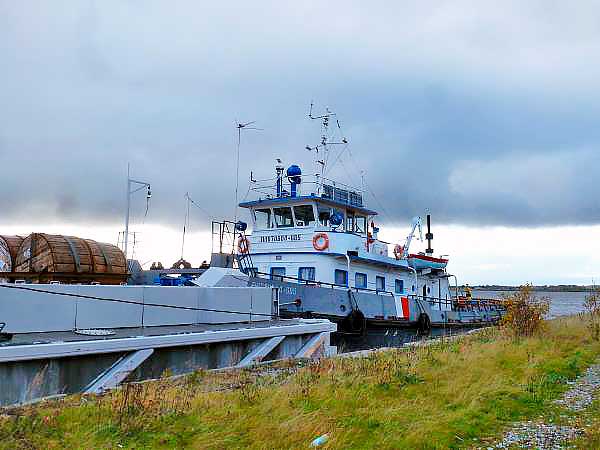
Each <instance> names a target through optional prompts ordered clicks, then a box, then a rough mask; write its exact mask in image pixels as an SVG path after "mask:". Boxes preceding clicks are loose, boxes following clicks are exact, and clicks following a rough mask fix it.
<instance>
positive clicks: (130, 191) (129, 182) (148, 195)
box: [123, 163, 152, 259]
mask: <svg viewBox="0 0 600 450" xmlns="http://www.w3.org/2000/svg"><path fill="white" fill-rule="evenodd" d="M132 185H133V186H137V187H134V188H133V189H132ZM144 188H147V189H148V191H147V192H146V202H148V201H149V200H150V198H151V197H152V191H151V190H150V183H146V182H145V181H138V180H134V179H132V178H130V176H129V163H127V201H126V203H127V208H126V211H125V236H124V238H123V253H125V259H127V250H128V246H129V211H130V209H131V196H132V195H133V194H135V193H136V192H137V191H140V190H142V189H144ZM146 212H148V208H146Z"/></svg>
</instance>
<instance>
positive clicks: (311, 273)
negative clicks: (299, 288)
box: [298, 267, 316, 281]
mask: <svg viewBox="0 0 600 450" xmlns="http://www.w3.org/2000/svg"><path fill="white" fill-rule="evenodd" d="M298 279H299V280H300V281H315V279H316V277H315V268H314V267H300V268H298Z"/></svg>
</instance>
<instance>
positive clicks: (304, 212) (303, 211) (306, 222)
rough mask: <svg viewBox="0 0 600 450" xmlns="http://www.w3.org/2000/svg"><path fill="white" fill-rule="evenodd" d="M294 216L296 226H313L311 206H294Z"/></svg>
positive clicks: (313, 213)
mask: <svg viewBox="0 0 600 450" xmlns="http://www.w3.org/2000/svg"><path fill="white" fill-rule="evenodd" d="M294 216H296V226H299V227H308V226H312V225H314V224H315V212H314V211H313V207H312V205H299V206H294Z"/></svg>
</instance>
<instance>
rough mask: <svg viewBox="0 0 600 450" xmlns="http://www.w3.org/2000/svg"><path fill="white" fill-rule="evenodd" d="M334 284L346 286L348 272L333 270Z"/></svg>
mask: <svg viewBox="0 0 600 450" xmlns="http://www.w3.org/2000/svg"><path fill="white" fill-rule="evenodd" d="M335 284H338V285H340V286H348V272H346V271H345V270H340V269H335Z"/></svg>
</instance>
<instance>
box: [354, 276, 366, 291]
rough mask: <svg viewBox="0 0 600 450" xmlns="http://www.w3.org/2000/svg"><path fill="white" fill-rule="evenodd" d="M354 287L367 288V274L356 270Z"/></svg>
mask: <svg viewBox="0 0 600 450" xmlns="http://www.w3.org/2000/svg"><path fill="white" fill-rule="evenodd" d="M354 287H357V288H362V289H366V288H367V274H366V273H360V272H356V274H355V275H354Z"/></svg>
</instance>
